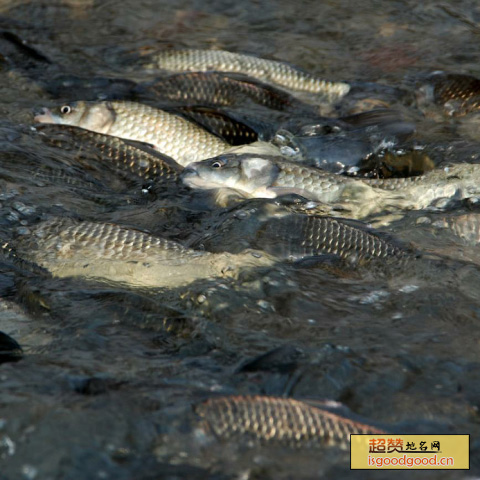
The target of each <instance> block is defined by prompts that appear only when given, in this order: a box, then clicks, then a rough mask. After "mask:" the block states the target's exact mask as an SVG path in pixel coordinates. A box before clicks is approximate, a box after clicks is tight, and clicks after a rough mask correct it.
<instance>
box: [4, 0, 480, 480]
mask: <svg viewBox="0 0 480 480" xmlns="http://www.w3.org/2000/svg"><path fill="white" fill-rule="evenodd" d="M0 27H1V28H2V29H5V30H8V31H10V32H12V33H15V34H17V35H18V36H19V37H21V38H22V39H24V40H25V41H26V42H28V44H30V45H31V46H33V47H35V48H36V49H38V51H40V52H42V53H43V54H44V55H45V56H46V57H48V58H49V59H50V60H51V62H52V65H53V66H49V65H45V67H44V69H43V70H42V69H39V70H35V75H36V76H37V75H38V77H39V79H38V80H39V81H40V77H41V75H42V71H43V75H44V78H47V79H48V78H52V77H53V76H54V75H57V74H58V73H62V74H70V75H79V76H84V77H86V78H88V77H89V76H98V77H101V76H108V77H115V78H127V79H130V80H136V81H139V80H142V81H143V80H145V79H144V78H143V74H142V72H141V71H140V70H138V71H135V70H134V69H132V68H131V66H130V68H128V67H129V65H126V64H125V60H124V59H125V58H128V55H129V54H135V53H136V52H138V51H139V50H140V49H142V48H146V47H154V48H163V47H177V48H216V49H225V50H230V51H235V52H244V53H252V54H256V55H259V56H263V57H267V58H274V59H279V60H285V61H288V62H291V63H293V64H295V65H298V66H300V67H302V68H304V69H305V70H307V71H310V72H313V73H316V74H318V75H320V76H322V77H325V78H328V79H330V80H349V81H353V80H361V81H369V82H380V83H384V84H387V85H391V86H403V87H405V88H409V86H411V84H412V82H411V78H413V77H414V76H415V75H419V74H425V73H429V72H432V71H435V70H446V71H450V72H455V73H468V74H471V75H475V76H477V77H478V76H480V65H479V64H478V54H479V49H478V36H479V34H480V7H479V6H478V5H477V4H476V2H471V1H461V2H452V1H448V2H443V3H441V4H439V3H438V2H423V3H421V4H419V3H418V2H413V1H396V2H380V1H375V0H369V1H368V2H362V5H361V7H360V6H359V3H358V2H351V1H348V0H345V1H330V2H313V1H309V2H300V3H293V2H290V1H274V0H259V1H248V2H229V1H225V0H219V1H204V0H203V1H197V2H182V1H179V2H162V1H138V0H136V1H130V0H125V1H122V2H119V1H116V0H115V1H108V0H107V1H102V2H100V1H95V0H88V1H81V0H64V1H61V0H57V1H54V0H52V1H47V0H45V1H31V2H29V1H26V0H25V1H8V0H3V1H2V2H0ZM3 45H5V44H3ZM0 54H1V57H0V60H1V64H0V67H1V69H0V95H1V96H0V112H1V115H2V119H1V122H0V146H1V153H0V159H1V160H0V189H1V190H0V212H1V215H0V238H1V239H2V240H3V239H6V240H10V238H11V237H12V234H14V233H16V232H19V233H23V234H24V235H28V234H29V232H30V230H29V226H30V225H31V224H32V223H35V222H36V221H38V220H39V219H40V218H44V217H46V216H48V215H55V216H61V217H62V216H66V217H71V218H75V219H82V220H89V221H97V222H111V223H118V224H120V225H122V226H127V227H133V228H137V229H140V230H145V231H148V232H150V233H152V234H155V235H159V236H162V237H165V238H169V239H172V240H176V241H179V242H181V243H184V244H190V245H196V246H197V247H201V245H202V244H205V243H206V242H203V243H202V238H203V237H204V235H205V234H209V233H210V232H211V231H212V230H214V229H215V228H217V225H218V224H219V221H220V220H219V218H220V217H221V215H220V217H219V216H218V212H219V211H220V210H219V209H218V207H215V206H214V204H213V202H212V198H211V197H210V196H209V194H207V193H205V192H195V193H192V192H189V191H186V190H185V189H183V190H181V191H179V190H178V189H176V188H172V187H168V188H162V189H155V190H154V191H146V190H145V189H143V190H142V188H141V187H142V185H140V184H139V185H136V186H132V185H131V184H130V183H128V182H126V181H124V180H122V179H120V178H116V177H114V176H113V174H114V173H115V172H114V171H113V172H110V171H109V173H108V174H105V173H102V172H101V171H99V170H93V169H92V171H89V172H88V175H86V173H85V171H84V170H82V168H79V165H78V164H77V163H76V160H75V155H74V153H72V152H68V151H59V150H58V149H55V148H53V147H49V146H47V145H45V144H44V143H42V142H41V141H39V139H38V137H37V136H36V135H35V132H33V131H32V130H31V128H30V126H31V125H32V121H33V115H32V109H33V108H35V107H39V106H49V105H56V104H58V103H59V102H61V101H62V100H63V99H71V98H69V95H68V93H70V95H71V97H72V98H74V99H78V98H77V96H78V94H79V92H78V91H76V90H75V91H71V92H68V91H67V92H65V89H64V90H62V93H61V94H59V95H57V96H51V95H49V94H48V92H46V90H45V88H44V85H45V84H44V83H42V82H40V83H38V82H36V81H34V80H33V79H32V78H30V77H29V76H28V75H26V74H25V73H24V72H22V71H20V70H18V69H16V68H12V67H11V65H10V63H9V59H8V55H9V52H3V51H1V50H0ZM4 57H7V58H4ZM57 97H61V98H62V100H60V99H59V98H57ZM399 108H400V109H402V110H403V111H404V112H405V114H406V115H407V116H408V118H410V119H412V120H413V121H414V122H415V123H416V125H417V131H418V133H417V137H416V138H417V139H418V142H419V143H422V144H427V145H428V148H430V149H431V150H433V151H438V152H440V154H439V156H440V157H441V158H440V161H466V160H469V161H473V162H475V161H478V148H477V145H476V144H475V137H476V135H477V131H476V128H475V123H474V122H472V123H470V124H469V123H468V119H466V120H465V119H445V118H442V119H441V121H439V120H438V118H436V117H433V116H432V117H431V118H430V117H428V116H423V114H422V113H421V112H419V111H418V110H417V109H416V108H415V107H414V106H411V105H409V104H405V105H401V106H399ZM334 113H335V112H334ZM465 125H466V126H465ZM469 125H470V126H469ZM472 125H473V126H472ZM459 126H460V128H457V127H459ZM40 167H42V168H43V170H42V169H41V168H40ZM110 174H112V175H110ZM444 207H445V206H443V205H437V207H436V208H432V209H429V210H426V211H420V212H409V213H407V214H406V215H405V216H404V217H403V218H394V219H393V220H394V221H393V222H391V223H390V224H389V226H388V227H384V228H383V230H385V231H388V233H390V234H392V235H393V236H394V237H396V238H398V239H400V240H401V241H403V242H404V244H405V245H410V246H412V247H414V248H416V249H418V250H421V251H424V252H427V253H428V254H431V255H432V256H433V255H441V256H443V257H448V258H447V259H445V260H440V261H439V262H438V263H432V264H431V265H430V267H429V266H426V265H423V266H421V267H418V268H417V269H412V270H410V271H405V270H402V269H399V270H398V271H397V270H395V269H393V270H391V269H390V270H389V269H382V268H380V267H378V266H377V267H375V268H373V269H369V268H368V267H365V268H360V269H355V268H353V267H351V266H349V265H345V264H343V263H338V262H336V261H330V260H331V259H327V261H326V262H324V263H323V264H320V265H319V264H303V265H302V264H300V265H298V264H291V263H285V262H278V263H277V264H275V265H274V266H265V265H256V266H255V265H254V266H253V267H252V265H249V266H248V268H244V269H242V265H234V267H238V269H239V272H238V275H237V274H236V275H235V276H229V275H226V276H222V277H219V278H207V279H197V280H195V281H192V283H190V284H189V285H188V286H186V287H185V286H180V287H177V286H176V287H175V288H161V289H138V288H137V289H134V288H130V287H128V285H127V286H125V285H119V284H115V283H99V282H95V281H88V280H86V279H83V280H81V279H75V278H63V279H52V278H51V277H49V276H47V275H42V274H41V273H39V272H32V271H31V270H30V269H29V268H26V267H24V266H22V265H18V264H16V263H15V261H13V260H11V259H8V258H5V259H2V260H1V261H0V267H1V270H0V294H1V296H2V300H1V304H0V330H1V331H3V332H5V333H7V334H9V335H11V336H12V337H13V338H15V339H16V340H17V341H18V342H19V343H20V345H21V346H22V347H23V350H24V358H23V359H22V360H21V361H19V362H16V363H4V364H1V365H0V382H1V383H0V385H1V389H0V392H1V393H0V462H1V465H2V466H1V468H0V479H2V480H3V479H8V480H13V479H25V480H35V479H36V480H43V479H62V480H63V479H69V480H77V479H85V480H86V479H89V480H90V479H93V478H107V479H130V478H135V479H139V480H140V479H143V480H147V479H154V478H155V479H157V478H168V479H172V478H212V479H213V478H215V479H217V478H218V479H223V478H250V479H254V478H369V477H370V476H369V475H368V472H367V473H365V472H352V471H350V469H349V458H348V453H343V452H340V451H336V450H334V451H332V450H328V449H325V450H320V451H308V450H307V451H294V450H288V449H280V448H278V449H275V448H272V449H270V448H259V447H255V448H248V446H245V445H241V444H237V443H235V442H233V443H222V442H219V441H216V440H214V439H206V438H204V437H202V436H201V435H198V432H197V433H195V431H194V426H195V418H194V415H193V413H192V405H193V404H194V403H195V402H197V401H200V400H202V399H204V398H207V397H210V396H212V395H215V394H219V393H220V394H268V395H277V396H281V395H287V396H291V397H295V398H310V399H331V400H335V401H338V402H341V403H342V404H344V405H345V406H347V407H348V408H349V409H350V410H352V412H354V413H355V414H358V415H361V416H362V417H364V418H367V419H369V420H370V421H372V422H374V423H378V424H380V425H386V426H390V427H391V428H392V430H395V431H398V432H421V433H425V432H428V433H469V434H470V435H471V448H472V452H471V458H472V470H471V471H470V477H471V478H473V476H474V475H478V469H479V465H478V464H479V462H478V461H476V462H475V459H477V460H478V457H479V455H480V429H479V420H480V418H479V413H478V399H479V395H480V378H479V371H480V370H479V367H480V358H479V354H478V351H479V327H478V322H479V316H480V289H479V287H480V275H479V270H478V269H477V267H478V265H479V263H480V256H479V253H478V252H479V250H478V249H479V245H478V243H479V234H478V232H479V226H478V225H479V222H480V219H479V214H478V207H477V205H476V201H475V200H471V201H469V202H457V203H456V204H454V205H448V208H444ZM252 208H253V207H252ZM222 218H223V217H222ZM22 229H23V230H22ZM235 242H236V241H235V240H230V242H228V241H224V242H223V243H221V244H220V246H218V245H216V251H221V250H222V248H221V247H223V248H224V250H227V251H228V250H229V248H230V247H232V245H234V244H235ZM207 246H208V245H207ZM439 264H440V266H439ZM430 268H431V270H430ZM282 345H287V346H292V347H294V349H295V350H294V351H295V354H294V355H293V359H292V358H291V357H292V349H285V353H282V350H281V351H280V354H279V357H280V359H279V360H278V362H279V364H280V365H281V366H284V365H286V366H285V367H282V368H277V367H273V368H272V367H271V366H269V365H266V366H265V365H260V366H258V365H257V366H256V367H254V368H251V369H249V370H245V369H241V368H239V367H240V366H241V365H244V364H245V362H248V361H250V360H254V359H255V358H256V357H257V356H258V355H261V354H264V353H266V352H269V351H271V350H273V349H275V348H278V347H280V346H282ZM299 465H301V468H300V467H299ZM402 473H403V472H402ZM402 473H398V474H393V473H391V472H383V474H382V477H381V478H393V477H394V476H395V478H397V477H401V478H407V474H406V473H403V476H402ZM417 475H418V476H420V474H417ZM411 476H413V477H415V475H414V472H408V477H409V478H410V477H411ZM436 478H468V477H466V476H465V475H464V474H463V473H462V472H458V471H457V472H454V471H452V472H439V473H438V475H436Z"/></svg>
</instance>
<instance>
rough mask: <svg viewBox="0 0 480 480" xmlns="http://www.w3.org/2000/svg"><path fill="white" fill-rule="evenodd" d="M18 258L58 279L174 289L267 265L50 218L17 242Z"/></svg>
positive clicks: (262, 259)
mask: <svg viewBox="0 0 480 480" xmlns="http://www.w3.org/2000/svg"><path fill="white" fill-rule="evenodd" d="M15 248H16V252H17V254H18V255H19V256H20V257H21V258H23V259H25V260H27V261H31V262H35V263H36V264H38V265H40V266H41V267H43V268H45V269H46V270H48V271H49V272H50V273H51V274H53V275H54V276H57V277H69V276H73V277H81V278H86V279H96V280H102V281H107V282H115V283H122V284H126V285H129V286H133V287H152V288H153V287H170V288H172V287H177V286H181V285H185V284H188V283H190V282H192V281H194V280H197V279H201V278H214V277H219V276H224V275H225V274H226V275H229V276H231V275H233V274H234V272H235V269H236V268H237V267H242V268H243V267H248V266H257V265H272V264H273V263H274V260H272V259H271V258H270V257H268V255H261V254H260V255H252V254H251V252H246V253H244V254H241V255H226V254H213V253H208V252H199V251H195V250H191V249H188V248H185V247H183V246H182V245H180V244H179V243H176V242H173V241H170V240H166V239H162V238H159V237H155V236H153V235H149V234H148V233H145V232H141V231H138V230H135V229H131V228H125V227H121V226H118V225H114V224H104V223H94V222H77V221H74V220H71V219H67V218H52V219H50V220H47V221H45V222H42V223H40V224H38V225H36V226H35V227H32V228H31V230H30V232H29V233H28V235H19V236H18V237H17V240H16V243H15Z"/></svg>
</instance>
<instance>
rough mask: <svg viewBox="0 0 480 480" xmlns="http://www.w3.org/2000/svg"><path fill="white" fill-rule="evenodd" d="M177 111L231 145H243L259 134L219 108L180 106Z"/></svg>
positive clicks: (254, 139) (255, 138)
mask: <svg viewBox="0 0 480 480" xmlns="http://www.w3.org/2000/svg"><path fill="white" fill-rule="evenodd" d="M177 111H178V112H180V113H182V114H183V115H184V116H186V117H187V118H188V119H191V120H193V121H195V122H196V123H198V124H200V125H202V127H204V128H206V129H207V130H208V131H209V132H211V133H213V134H214V135H217V136H218V137H220V138H223V139H224V140H225V141H227V142H228V143H229V144H230V145H232V146H236V145H245V144H247V143H252V142H256V141H257V140H258V139H259V134H258V133H257V131H256V130H255V129H254V128H251V127H250V126H249V125H247V124H246V123H244V122H241V121H238V120H236V119H235V118H233V117H232V116H230V115H227V114H225V113H223V112H221V111H220V110H214V109H212V108H206V107H182V108H179V109H178V110H177Z"/></svg>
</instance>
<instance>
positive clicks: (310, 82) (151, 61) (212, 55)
mask: <svg viewBox="0 0 480 480" xmlns="http://www.w3.org/2000/svg"><path fill="white" fill-rule="evenodd" d="M141 63H142V65H143V66H144V67H145V68H147V69H160V70H165V71H168V72H210V71H216V72H230V73H239V74H243V75H247V76H249V77H252V78H254V79H257V80H261V81H263V82H267V83H272V84H273V85H275V86H277V87H280V88H283V89H286V90H288V91H290V92H297V93H298V92H304V93H309V94H315V95H316V96H317V98H318V100H319V101H327V102H335V101H338V100H340V99H341V98H342V97H344V96H345V95H346V94H347V93H348V91H349V90H350V86H349V84H348V83H345V82H329V81H326V80H323V79H321V78H319V77H317V76H315V75H311V74H309V73H307V72H303V71H302V70H300V69H298V68H296V67H293V66H290V65H288V64H287V63H284V62H279V61H274V60H266V59H263V58H259V57H255V56H253V55H244V54H240V53H232V52H227V51H223V50H165V51H162V52H158V53H155V54H152V55H149V56H146V57H144V58H143V59H142V62H141Z"/></svg>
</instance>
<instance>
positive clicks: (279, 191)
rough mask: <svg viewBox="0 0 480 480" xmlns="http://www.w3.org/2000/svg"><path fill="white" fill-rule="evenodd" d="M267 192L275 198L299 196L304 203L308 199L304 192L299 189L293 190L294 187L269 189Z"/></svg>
mask: <svg viewBox="0 0 480 480" xmlns="http://www.w3.org/2000/svg"><path fill="white" fill-rule="evenodd" d="M267 191H269V192H272V193H275V194H276V195H277V196H280V195H299V196H300V197H302V198H303V199H305V201H308V200H309V198H308V197H307V196H306V195H305V190H303V189H301V188H294V187H269V188H267Z"/></svg>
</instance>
